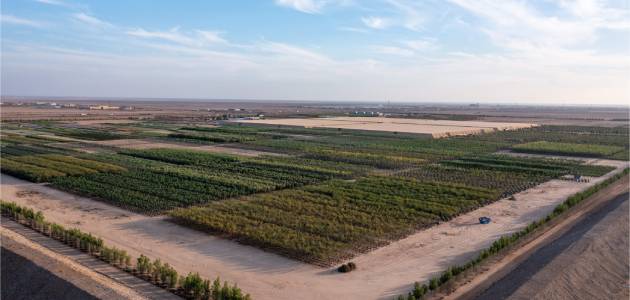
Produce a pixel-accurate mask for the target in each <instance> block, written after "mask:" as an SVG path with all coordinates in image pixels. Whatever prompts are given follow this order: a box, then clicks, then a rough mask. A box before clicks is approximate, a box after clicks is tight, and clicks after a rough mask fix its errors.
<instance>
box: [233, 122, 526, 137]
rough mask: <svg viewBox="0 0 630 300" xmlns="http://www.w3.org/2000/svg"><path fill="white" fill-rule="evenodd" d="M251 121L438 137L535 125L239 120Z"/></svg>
mask: <svg viewBox="0 0 630 300" xmlns="http://www.w3.org/2000/svg"><path fill="white" fill-rule="evenodd" d="M239 122H242V123H250V124H272V125H288V126H304V127H324V128H345V129H358V130H373V131H390V132H408V133H420V134H430V135H432V136H433V137H434V138H439V137H445V136H453V135H469V134H479V133H483V132H491V131H495V130H512V129H518V128H529V127H532V126H535V125H534V124H531V123H507V122H503V123H498V122H484V121H449V120H423V119H397V118H376V117H373V118H372V117H335V118H318V119H310V118H309V119H297V118H292V119H269V120H244V121H239Z"/></svg>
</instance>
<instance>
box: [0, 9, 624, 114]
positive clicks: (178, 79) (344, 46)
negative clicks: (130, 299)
mask: <svg viewBox="0 0 630 300" xmlns="http://www.w3.org/2000/svg"><path fill="white" fill-rule="evenodd" d="M629 3H630V1H628V0H537V1H523V0H441V1H440V0H364V1H361V0H248V1H244V0H231V1H219V0H215V1H209V0H208V1H202V0H199V1H193V0H190V1H166V0H161V1H159V0H130V1H105V0H102V1H81V0H3V1H2V7H1V8H2V9H1V16H0V20H1V25H2V26H1V30H2V33H1V34H2V45H1V49H2V53H1V63H2V65H1V84H2V85H1V91H0V92H1V94H2V95H11V96H73V97H80V96H86V97H142V98H202V99H270V100H335V101H383V102H385V101H391V102H479V103H484V102H494V103H497V102H498V103H510V104H528V103H538V104H567V105H568V104H617V105H619V104H621V105H628V104H629V103H630V7H629V6H630V4H629Z"/></svg>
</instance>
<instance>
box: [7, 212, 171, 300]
mask: <svg viewBox="0 0 630 300" xmlns="http://www.w3.org/2000/svg"><path fill="white" fill-rule="evenodd" d="M2 229H3V231H4V230H6V231H9V232H12V233H14V234H17V235H18V236H21V237H23V238H24V239H26V240H28V241H30V242H31V243H34V244H36V245H38V246H41V247H42V248H43V249H45V250H48V251H50V252H52V253H54V254H57V255H60V256H61V257H63V258H65V259H68V260H70V261H72V262H74V263H77V264H79V265H81V266H83V267H85V268H87V269H89V270H90V271H92V272H95V273H96V274H100V275H102V276H105V277H107V278H109V279H111V280H113V281H115V282H117V283H119V284H121V285H123V286H125V287H128V288H130V289H132V290H134V291H136V292H137V293H138V294H140V295H141V296H144V297H146V298H147V299H180V298H179V297H177V296H175V295H173V294H171V293H169V292H167V291H166V290H164V289H161V288H159V287H157V286H155V285H153V284H151V283H149V282H147V281H144V280H142V279H140V278H138V277H135V276H133V275H131V274H129V273H127V272H125V271H122V270H120V269H118V268H116V267H114V266H111V265H109V264H107V263H106V262H103V261H101V260H100V259H97V258H95V257H93V256H91V255H89V254H87V253H84V252H81V251H80V250H78V249H75V248H73V247H70V246H68V245H66V244H64V243H62V242H60V241H57V240H55V239H53V238H50V237H48V236H45V235H43V234H41V233H39V232H37V231H35V230H33V229H31V228H28V227H26V226H24V225H22V224H19V223H17V222H15V221H13V220H10V219H9V218H8V217H3V218H2Z"/></svg>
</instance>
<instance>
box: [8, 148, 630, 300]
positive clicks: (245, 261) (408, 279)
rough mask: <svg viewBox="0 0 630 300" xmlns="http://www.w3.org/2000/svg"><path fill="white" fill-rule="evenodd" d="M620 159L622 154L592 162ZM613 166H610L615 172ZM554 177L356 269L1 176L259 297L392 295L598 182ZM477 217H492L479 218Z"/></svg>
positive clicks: (62, 218)
mask: <svg viewBox="0 0 630 300" xmlns="http://www.w3.org/2000/svg"><path fill="white" fill-rule="evenodd" d="M597 163H598V164H609V165H614V166H617V167H618V169H617V171H616V172H619V171H621V170H622V168H623V167H625V166H627V165H628V164H627V163H625V162H620V161H603V160H599V161H597ZM613 173H614V172H613ZM611 174H612V173H610V174H608V175H607V176H604V177H602V178H597V179H594V180H591V181H590V182H589V183H576V182H572V181H564V180H552V181H549V182H547V183H544V184H541V185H539V186H537V187H535V188H532V189H530V190H527V191H524V192H522V193H519V194H517V195H516V200H515V201H513V200H507V199H504V200H500V201H497V202H495V203H493V204H491V205H488V206H486V207H483V208H480V209H478V210H476V211H473V212H470V213H468V214H465V215H462V216H459V217H457V218H455V219H453V220H451V221H450V222H447V223H442V224H440V225H437V226H434V227H432V228H429V229H427V230H424V231H420V232H418V233H416V234H413V235H411V236H409V237H407V238H405V239H402V240H399V241H397V242H394V243H392V244H390V245H388V246H385V247H382V248H380V249H377V250H375V251H372V252H370V253H366V254H363V255H361V256H358V257H356V258H355V259H353V261H354V262H356V263H357V266H358V270H356V271H354V272H352V273H347V274H340V273H336V272H334V271H332V270H329V269H322V268H319V267H315V266H312V265H307V264H304V263H300V262H297V261H293V260H290V259H287V258H284V257H281V256H278V255H275V254H271V253H266V252H263V251H261V250H259V249H256V248H253V247H249V246H243V245H239V244H236V243H234V242H231V241H227V240H223V239H220V238H217V237H213V236H209V235H206V234H204V233H201V232H197V231H194V230H190V229H187V228H184V227H181V226H178V225H175V224H172V223H169V222H167V221H165V220H164V219H163V217H147V216H142V215H138V214H134V213H130V212H127V211H124V210H121V209H119V208H116V207H112V206H109V205H106V204H104V203H101V202H97V201H93V200H90V199H87V198H82V197H77V196H74V195H71V194H68V193H64V192H60V191H57V190H54V189H51V188H49V187H47V186H44V185H40V184H33V183H28V182H25V181H21V180H17V179H15V178H12V177H9V176H6V175H4V174H3V175H2V190H1V195H2V199H4V200H8V201H15V202H18V203H19V204H22V205H27V206H29V207H34V208H36V209H38V210H42V211H43V212H44V213H45V215H46V217H47V218H48V219H50V220H52V221H54V222H57V223H62V224H64V225H67V226H74V227H77V228H80V229H82V230H84V231H88V232H91V233H93V234H96V235H97V236H100V237H102V238H103V239H104V240H105V241H106V243H110V244H113V245H114V246H116V247H121V248H124V249H126V250H127V251H128V252H129V253H130V254H131V255H133V256H137V255H139V253H143V254H145V255H148V256H149V257H159V258H161V259H162V261H164V262H168V263H169V264H171V265H173V266H174V267H175V268H176V269H178V270H180V272H187V271H195V272H199V273H200V274H201V275H202V276H205V277H211V278H212V277H215V276H217V275H220V276H221V278H222V279H226V280H229V281H232V282H237V283H238V284H239V286H241V287H243V289H244V290H245V291H247V292H248V293H251V294H252V296H254V298H256V299H294V298H295V297H299V298H300V299H391V297H392V296H395V295H398V294H401V293H406V292H407V291H408V290H409V289H410V288H411V285H412V283H413V282H414V281H423V280H426V279H428V278H430V277H431V276H433V275H435V274H436V273H438V272H441V271H442V270H443V269H445V268H446V267H448V266H450V265H453V264H458V263H463V262H465V261H467V260H469V259H470V258H472V257H474V256H475V255H477V253H478V251H479V250H481V249H483V248H485V247H487V246H488V245H490V244H491V243H492V241H494V240H495V239H497V238H498V237H499V236H501V235H504V234H506V233H510V232H514V231H516V230H519V229H521V228H523V227H524V226H525V225H526V224H528V223H530V222H531V221H533V220H535V219H538V218H541V217H543V216H544V215H546V214H547V213H549V212H550V211H551V210H553V208H554V207H555V205H557V204H558V203H560V202H561V201H563V200H564V199H566V197H567V196H568V195H571V194H573V193H576V192H578V191H581V190H583V189H585V188H587V187H588V186H591V185H593V184H596V183H597V182H600V181H601V180H603V179H604V178H607V177H608V176H610V175H611ZM480 216H490V217H491V218H492V219H493V222H492V223H490V224H488V225H479V224H478V218H479V217H480ZM306 291H308V292H306Z"/></svg>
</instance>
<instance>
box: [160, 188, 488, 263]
mask: <svg viewBox="0 0 630 300" xmlns="http://www.w3.org/2000/svg"><path fill="white" fill-rule="evenodd" d="M496 198H497V192H496V191H494V190H490V189H483V188H474V187H468V186H463V185H453V184H444V183H425V182H420V181H416V180H412V179H405V178H400V177H381V176H376V177H368V178H363V179H359V180H357V181H356V182H352V181H342V180H333V181H329V182H327V183H323V184H319V185H311V186H307V187H303V188H299V189H292V190H284V191H279V192H274V193H266V194H257V195H254V196H249V197H245V198H243V199H233V200H226V201H221V202H215V203H211V204H209V205H207V206H201V207H190V208H186V209H177V210H174V211H173V212H171V216H172V217H173V218H174V220H175V221H176V222H178V223H181V224H185V225H187V226H192V227H195V228H198V229H202V230H205V231H209V232H214V233H220V234H223V235H226V236H229V237H232V238H234V239H236V240H238V241H239V242H242V243H247V244H251V245H255V246H258V247H261V248H264V249H268V250H270V251H274V252H278V253H281V254H283V255H286V256H290V257H293V258H296V259H300V260H303V261H306V262H309V263H314V264H318V265H323V266H329V265H331V264H334V263H335V262H337V261H339V260H341V259H344V258H349V257H352V256H354V255H356V254H357V253H360V252H365V251H367V250H370V249H372V248H373V247H377V246H380V245H383V244H386V243H387V242H389V241H391V240H393V239H397V238H400V237H402V236H405V235H407V234H409V233H410V232H413V231H414V230H416V229H418V228H422V227H426V226H430V225H432V224H435V223H437V222H440V221H446V220H449V219H451V218H453V217H455V216H457V215H459V214H461V213H462V212H465V211H469V210H471V209H474V208H476V207H479V206H482V205H483V204H485V203H487V202H489V201H491V200H492V199H496Z"/></svg>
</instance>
